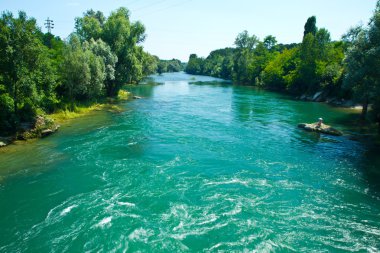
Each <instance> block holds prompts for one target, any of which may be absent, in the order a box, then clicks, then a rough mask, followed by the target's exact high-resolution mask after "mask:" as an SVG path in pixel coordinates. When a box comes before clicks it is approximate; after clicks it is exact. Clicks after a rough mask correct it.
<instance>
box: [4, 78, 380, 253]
mask: <svg viewBox="0 0 380 253" xmlns="http://www.w3.org/2000/svg"><path fill="white" fill-rule="evenodd" d="M153 80H154V81H155V82H157V83H161V85H141V86H135V87H128V89H129V90H131V91H133V92H134V94H135V95H138V96H141V97H143V98H142V99H138V100H133V101H131V102H127V103H125V104H122V106H123V107H124V111H123V112H121V113H109V112H96V113H94V114H92V115H91V116H88V117H85V118H80V119H78V120H75V121H72V122H71V123H70V124H69V125H66V126H64V127H63V128H62V129H61V131H60V132H59V133H57V134H56V135H53V136H51V137H49V138H47V139H43V140H39V141H37V142H34V143H30V144H24V145H13V146H10V147H9V148H7V149H5V150H2V151H1V153H0V171H1V175H2V177H3V180H2V181H1V185H0V206H1V208H0V224H1V234H2V236H1V237H0V252H14V251H26V252H45V251H58V252H61V251H69V252H78V251H101V250H103V251H107V252H108V251H111V250H115V251H123V250H125V249H128V251H132V252H133V251H137V250H140V251H144V252H152V251H166V252H179V251H193V252H198V251H218V250H222V251H233V250H236V251H243V250H245V249H248V250H257V251H258V252H262V251H276V252H277V251H278V252H288V251H289V252H292V251H296V252H299V251H303V252H310V251H315V252H324V251H326V252H328V251H329V252H330V251H331V252H335V251H372V252H375V251H378V250H379V249H380V243H379V234H380V216H379V212H380V198H379V197H380V196H379V192H380V191H379V188H378V178H379V177H376V168H378V167H379V164H380V163H379V158H378V157H377V154H378V153H377V150H372V149H370V148H369V147H368V146H366V145H364V144H363V143H362V142H359V141H355V140H352V138H350V137H349V136H348V135H345V136H342V137H331V136H325V135H318V134H315V133H308V132H303V131H302V130H300V129H298V128H297V127H296V126H297V123H299V122H311V121H314V120H315V119H316V118H318V117H320V116H323V117H324V118H325V119H326V121H327V122H328V123H329V124H331V125H334V126H336V127H337V128H339V129H342V130H343V131H345V132H346V133H347V132H348V133H350V131H351V130H350V129H349V128H347V127H346V126H345V125H344V122H346V121H347V119H349V118H350V112H348V111H346V110H341V109H337V108H331V107H329V106H327V105H325V104H319V103H310V102H300V101H294V100H290V99H288V98H287V97H284V96H281V95H278V94H275V93H269V92H265V91H260V90H257V89H253V88H250V87H235V86H232V85H226V84H220V85H215V81H218V79H214V78H210V77H198V76H190V75H186V74H183V73H175V74H164V75H162V76H153ZM199 82H202V84H200V83H199ZM207 82H211V83H212V85H210V84H208V83H207Z"/></svg>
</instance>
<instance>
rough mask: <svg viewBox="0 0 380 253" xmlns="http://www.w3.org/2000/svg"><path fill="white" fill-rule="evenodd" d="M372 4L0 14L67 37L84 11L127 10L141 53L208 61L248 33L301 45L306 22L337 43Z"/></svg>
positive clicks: (48, 4)
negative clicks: (142, 36) (141, 34)
mask: <svg viewBox="0 0 380 253" xmlns="http://www.w3.org/2000/svg"><path fill="white" fill-rule="evenodd" d="M375 5H376V0H287V1H282V0H265V1H263V0H107V1H100V0H60V1H45V0H33V1H25V0H24V1H21V0H0V6H1V10H2V11H4V10H9V11H11V12H14V13H16V12H17V11H18V10H24V11H26V13H27V14H28V15H29V16H31V17H34V18H36V19H37V21H38V23H39V25H40V26H41V27H42V28H43V29H42V30H43V31H46V29H45V28H44V27H43V23H44V20H45V19H46V18H47V17H50V18H51V19H53V20H54V24H55V28H54V30H53V32H52V33H53V34H55V35H58V36H60V37H62V38H66V37H67V36H68V35H69V34H70V33H71V32H72V31H73V29H74V18H75V17H78V16H81V15H82V13H83V12H84V11H86V10H88V9H91V8H92V9H94V10H100V11H102V12H103V13H104V14H105V15H106V16H108V15H109V13H110V12H111V11H113V10H115V9H117V8H118V7H121V6H124V7H127V8H128V9H129V10H130V11H131V13H132V16H131V19H132V21H136V20H140V21H142V22H143V24H144V25H145V27H146V33H147V39H146V41H145V42H144V44H143V46H144V48H145V49H146V50H147V51H148V52H150V53H151V54H154V55H157V56H159V57H160V58H162V59H171V58H178V59H180V60H182V61H187V59H188V57H189V55H190V54H191V53H196V54H198V55H199V56H207V55H208V53H209V52H210V51H212V50H214V49H218V48H224V47H230V46H233V42H234V39H235V37H236V35H237V34H238V33H240V32H241V31H243V30H247V31H248V32H249V33H250V34H255V35H256V36H258V37H260V38H261V39H262V38H263V37H265V36H266V35H269V34H271V35H274V36H276V38H277V40H278V41H279V42H281V43H292V42H300V41H301V39H302V35H303V26H304V24H305V22H306V20H307V18H308V17H310V16H312V15H315V16H317V26H318V27H324V28H327V29H328V30H329V31H330V33H331V36H332V38H333V39H339V38H340V37H341V36H342V34H344V33H345V32H346V31H347V30H348V29H349V28H350V27H351V26H354V25H356V24H358V23H360V22H362V23H364V24H365V23H367V22H368V20H369V18H370V17H371V15H372V12H373V10H374V8H375Z"/></svg>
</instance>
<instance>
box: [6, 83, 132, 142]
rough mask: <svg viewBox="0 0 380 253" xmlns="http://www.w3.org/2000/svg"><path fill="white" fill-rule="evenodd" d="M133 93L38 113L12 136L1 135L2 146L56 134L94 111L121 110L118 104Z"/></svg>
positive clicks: (123, 91)
mask: <svg viewBox="0 0 380 253" xmlns="http://www.w3.org/2000/svg"><path fill="white" fill-rule="evenodd" d="M132 98H133V96H132V93H130V92H128V91H125V90H120V91H119V93H118V96H117V97H116V98H106V99H104V101H100V102H88V103H82V104H79V105H78V104H76V105H74V106H73V109H72V110H68V109H65V110H57V111H56V112H54V113H52V114H40V115H37V116H36V117H35V119H34V121H33V122H24V123H22V124H20V130H19V131H17V132H16V133H15V134H13V135H10V136H0V148H3V147H6V146H8V145H10V144H12V143H14V142H15V141H26V140H32V139H39V138H44V137H47V136H49V135H51V134H54V133H55V132H57V131H58V130H59V128H60V127H61V125H64V124H67V123H69V122H70V121H71V120H74V119H77V118H80V117H84V116H87V115H89V114H90V113H92V112H94V111H109V112H121V111H122V109H121V107H120V106H119V105H118V103H119V102H121V101H127V100H129V99H132Z"/></svg>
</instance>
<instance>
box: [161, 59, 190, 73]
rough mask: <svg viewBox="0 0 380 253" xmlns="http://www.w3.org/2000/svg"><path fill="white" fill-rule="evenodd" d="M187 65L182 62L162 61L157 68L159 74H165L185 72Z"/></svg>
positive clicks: (174, 60)
mask: <svg viewBox="0 0 380 253" xmlns="http://www.w3.org/2000/svg"><path fill="white" fill-rule="evenodd" d="M185 65H186V64H185V63H182V62H181V61H180V60H177V59H172V60H160V61H159V62H158V66H157V73H158V74H162V73H165V72H180V71H184V70H185Z"/></svg>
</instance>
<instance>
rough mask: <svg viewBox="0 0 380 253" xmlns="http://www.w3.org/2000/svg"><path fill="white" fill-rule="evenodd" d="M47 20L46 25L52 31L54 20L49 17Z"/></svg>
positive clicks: (49, 31)
mask: <svg viewBox="0 0 380 253" xmlns="http://www.w3.org/2000/svg"><path fill="white" fill-rule="evenodd" d="M45 21H46V23H45V27H46V28H47V29H48V33H51V29H54V21H53V20H51V19H50V18H49V17H48V18H47V19H46V20H45Z"/></svg>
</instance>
